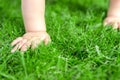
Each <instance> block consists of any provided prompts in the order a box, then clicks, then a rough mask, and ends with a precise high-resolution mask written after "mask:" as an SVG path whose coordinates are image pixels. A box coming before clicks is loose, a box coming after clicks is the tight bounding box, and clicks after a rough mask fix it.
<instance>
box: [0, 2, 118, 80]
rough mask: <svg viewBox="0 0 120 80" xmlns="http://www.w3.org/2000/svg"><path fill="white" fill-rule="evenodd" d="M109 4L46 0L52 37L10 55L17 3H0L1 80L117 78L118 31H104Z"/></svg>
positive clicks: (18, 26) (18, 27)
mask: <svg viewBox="0 0 120 80" xmlns="http://www.w3.org/2000/svg"><path fill="white" fill-rule="evenodd" d="M107 8H108V0H97V1H96V0H60V1H59V0H46V24H47V31H48V33H49V34H50V36H51V38H52V43H51V44H50V45H48V46H44V45H41V46H39V48H37V49H35V50H30V49H29V50H28V51H27V52H26V53H25V54H21V53H20V52H19V51H17V52H15V54H11V53H10V50H11V49H12V47H11V46H10V43H11V42H12V40H14V39H15V38H17V37H18V36H22V35H23V34H24V33H25V31H24V25H23V20H22V15H21V9H20V0H9V1H8V0H0V80H119V79H120V76H119V74H120V31H116V30H113V29H112V28H111V27H109V26H108V27H103V25H102V21H103V19H104V18H105V15H106V12H107Z"/></svg>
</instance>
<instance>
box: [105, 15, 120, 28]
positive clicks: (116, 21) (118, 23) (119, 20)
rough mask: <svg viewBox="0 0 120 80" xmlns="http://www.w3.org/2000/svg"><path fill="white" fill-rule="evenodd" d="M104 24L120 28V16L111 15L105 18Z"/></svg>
mask: <svg viewBox="0 0 120 80" xmlns="http://www.w3.org/2000/svg"><path fill="white" fill-rule="evenodd" d="M104 25H105V26H106V25H111V26H113V28H114V29H118V28H119V29H120V17H114V16H113V17H112V16H109V17H107V18H106V19H105V20H104Z"/></svg>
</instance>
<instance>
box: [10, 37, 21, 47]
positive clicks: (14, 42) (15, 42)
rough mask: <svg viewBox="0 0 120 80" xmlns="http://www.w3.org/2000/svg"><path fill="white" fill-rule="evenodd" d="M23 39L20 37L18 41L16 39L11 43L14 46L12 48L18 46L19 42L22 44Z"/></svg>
mask: <svg viewBox="0 0 120 80" xmlns="http://www.w3.org/2000/svg"><path fill="white" fill-rule="evenodd" d="M22 39H23V38H22V37H18V38H17V39H15V40H14V41H13V42H12V43H11V45H12V46H14V45H16V44H17V43H18V42H20V41H21V40H22Z"/></svg>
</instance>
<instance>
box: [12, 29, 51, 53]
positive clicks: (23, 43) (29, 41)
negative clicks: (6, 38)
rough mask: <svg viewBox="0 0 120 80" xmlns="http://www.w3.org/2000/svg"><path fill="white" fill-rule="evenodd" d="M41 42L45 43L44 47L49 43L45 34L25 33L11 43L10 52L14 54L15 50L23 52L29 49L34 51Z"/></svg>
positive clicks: (47, 35)
mask: <svg viewBox="0 0 120 80" xmlns="http://www.w3.org/2000/svg"><path fill="white" fill-rule="evenodd" d="M42 41H43V42H44V43H45V45H47V44H48V43H49V42H50V41H51V39H50V36H49V34H48V33H47V32H45V31H44V32H27V33H26V34H24V35H23V36H22V37H18V38H17V39H15V40H14V41H13V42H12V43H11V45H12V46H14V48H13V49H12V50H11V52H12V53H14V52H15V51H16V50H20V51H22V52H25V51H26V50H27V49H28V48H29V47H31V48H32V49H34V48H36V47H37V46H38V45H39V44H40V43H41V42H42Z"/></svg>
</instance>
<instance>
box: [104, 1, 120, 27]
mask: <svg viewBox="0 0 120 80" xmlns="http://www.w3.org/2000/svg"><path fill="white" fill-rule="evenodd" d="M104 25H111V26H113V28H115V29H117V28H120V0H110V8H109V10H108V15H107V17H106V19H105V20H104Z"/></svg>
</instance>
